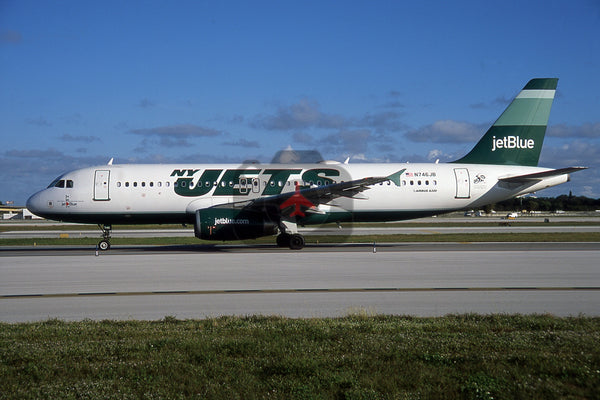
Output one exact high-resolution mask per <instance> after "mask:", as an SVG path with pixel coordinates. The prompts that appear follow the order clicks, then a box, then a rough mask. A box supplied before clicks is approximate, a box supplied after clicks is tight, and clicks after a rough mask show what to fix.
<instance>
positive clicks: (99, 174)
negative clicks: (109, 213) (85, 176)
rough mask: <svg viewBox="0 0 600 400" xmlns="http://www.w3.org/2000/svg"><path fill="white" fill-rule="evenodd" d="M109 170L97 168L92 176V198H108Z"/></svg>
mask: <svg viewBox="0 0 600 400" xmlns="http://www.w3.org/2000/svg"><path fill="white" fill-rule="evenodd" d="M109 178H110V171H108V170H97V171H96V175H95V176H94V200H110V197H109V196H108V195H109V193H108V183H109Z"/></svg>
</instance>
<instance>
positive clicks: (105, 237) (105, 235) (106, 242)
mask: <svg viewBox="0 0 600 400" xmlns="http://www.w3.org/2000/svg"><path fill="white" fill-rule="evenodd" d="M98 228H100V230H101V231H102V240H101V241H99V242H98V248H99V249H100V250H102V251H106V250H108V249H110V231H111V230H112V225H104V224H98Z"/></svg>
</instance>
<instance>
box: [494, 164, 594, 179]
mask: <svg viewBox="0 0 600 400" xmlns="http://www.w3.org/2000/svg"><path fill="white" fill-rule="evenodd" d="M582 169H587V167H568V168H560V169H552V170H550V171H544V172H536V173H534V174H526V175H518V176H509V177H506V178H500V179H498V180H499V181H502V182H509V183H528V182H531V181H537V180H541V179H544V178H548V177H550V176H558V175H564V174H570V173H571V172H577V171H581V170H582Z"/></svg>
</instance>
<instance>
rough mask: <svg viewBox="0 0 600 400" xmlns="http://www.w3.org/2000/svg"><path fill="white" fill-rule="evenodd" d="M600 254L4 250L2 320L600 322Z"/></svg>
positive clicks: (437, 247) (413, 246) (322, 248)
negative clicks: (551, 318)
mask: <svg viewBox="0 0 600 400" xmlns="http://www.w3.org/2000/svg"><path fill="white" fill-rule="evenodd" d="M599 260H600V243H464V244H461V243H408V244H386V245H377V246H376V247H375V248H374V247H373V245H372V244H371V245H318V246H308V247H307V248H305V249H304V250H302V251H290V250H286V249H279V248H277V247H275V246H269V245H263V246H254V247H249V246H245V245H240V246H218V245H215V246H201V245H198V246H149V247H143V246H135V247H119V246H115V247H114V248H113V249H111V250H110V251H109V252H105V253H102V252H101V253H98V255H97V256H96V252H95V250H94V249H93V248H90V247H73V248H52V247H50V248H41V247H37V248H35V249H33V248H2V249H1V250H0V320H1V321H9V322H17V321H35V320H44V319H47V318H60V319H66V320H80V319H86V318H90V319H160V318H163V317H165V316H167V315H169V316H175V317H177V318H205V317H214V316H220V315H250V314H263V315H284V316H289V317H330V316H340V315H346V314H348V313H367V314H371V313H372V314H375V313H382V314H396V315H405V314H410V315H422V316H435V315H445V314H448V313H466V312H475V313H552V314H556V315H578V314H586V315H600V307H599V305H600V267H599V266H598V264H599V263H598V261H599Z"/></svg>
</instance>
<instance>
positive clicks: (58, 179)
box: [46, 177, 60, 189]
mask: <svg viewBox="0 0 600 400" xmlns="http://www.w3.org/2000/svg"><path fill="white" fill-rule="evenodd" d="M59 181H60V177H58V178H56V179H55V180H53V181H52V183H50V184H49V185H48V187H47V188H46V189H49V188H51V187H55V186H56V185H57V184H58V182H59Z"/></svg>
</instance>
